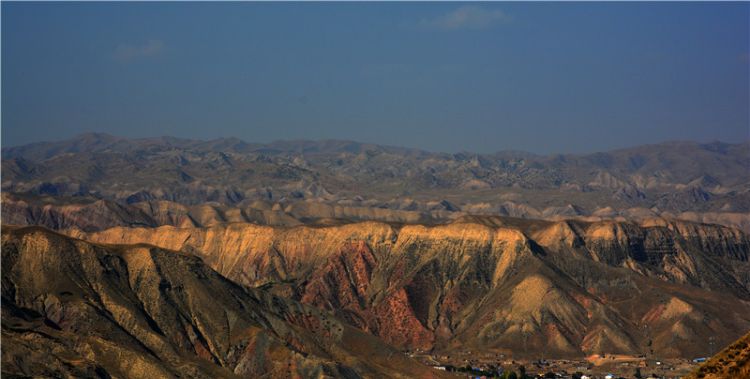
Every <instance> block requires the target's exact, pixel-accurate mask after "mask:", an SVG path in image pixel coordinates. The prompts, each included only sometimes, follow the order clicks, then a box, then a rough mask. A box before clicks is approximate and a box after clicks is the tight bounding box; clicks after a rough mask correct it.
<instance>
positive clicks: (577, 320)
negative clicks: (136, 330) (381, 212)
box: [68, 217, 750, 357]
mask: <svg viewBox="0 0 750 379" xmlns="http://www.w3.org/2000/svg"><path fill="white" fill-rule="evenodd" d="M68 233H70V234H73V235H75V236H78V237H81V238H85V239H90V240H92V241H97V242H103V243H113V244H137V243H149V244H153V245H156V246H161V247H164V248H168V249H174V250H183V251H188V252H192V253H194V254H197V255H199V256H201V257H202V258H203V259H204V260H205V261H206V263H207V264H209V265H210V266H211V267H213V268H214V269H216V270H217V271H219V272H220V273H222V274H223V275H225V276H226V277H228V278H230V279H232V280H234V281H236V282H238V283H241V284H245V285H249V286H258V287H261V288H265V289H267V290H269V291H272V292H274V293H276V294H279V295H281V296H285V297H289V298H292V299H295V300H298V301H301V302H303V303H307V304H312V305H315V306H317V307H319V308H322V309H326V310H330V311H333V312H334V313H336V315H337V316H338V317H340V318H342V319H343V320H346V321H347V322H348V323H350V324H352V325H354V326H357V327H359V328H361V329H362V330H364V331H368V332H370V333H373V334H375V335H378V336H380V337H381V338H383V339H384V340H385V341H387V342H388V343H390V344H393V345H395V346H397V347H403V348H409V349H415V348H420V349H434V350H435V351H446V352H450V351H455V350H456V349H459V350H460V349H478V350H481V351H495V350H497V351H502V352H505V353H512V354H513V355H516V356H523V355H538V354H539V353H540V352H542V353H544V354H549V355H553V356H581V355H583V354H593V353H600V352H607V353H623V354H640V353H645V352H647V351H649V350H652V351H654V352H655V353H656V354H659V355H660V356H665V357H668V356H671V357H684V356H692V355H700V354H705V353H706V351H704V350H705V349H706V346H704V344H701V343H699V342H700V341H702V340H705V339H706V338H708V336H715V337H717V338H719V339H720V340H721V341H723V342H725V343H728V342H729V341H731V340H733V339H735V338H737V336H738V334H739V333H742V332H743V331H746V330H748V329H750V317H748V316H747V315H748V314H750V263H749V262H748V252H749V251H750V240H748V237H747V235H746V234H744V233H743V232H741V231H739V230H736V229H731V228H726V227H721V226H716V225H705V224H694V223H689V222H672V223H664V222H663V221H662V220H653V221H649V222H647V223H644V224H640V225H638V224H634V223H628V222H595V223H586V222H565V221H560V222H547V221H528V220H521V219H512V218H497V217H494V218H487V217H469V218H464V219H461V220H457V221H455V222H453V223H451V224H447V225H435V226H423V225H390V224H385V223H377V222H365V223H355V224H346V225H338V226H328V227H312V226H297V227H270V226H260V225H256V224H247V223H232V224H223V225H216V226H212V227H208V228H175V227H172V226H162V227H158V228H127V227H115V228H112V229H108V230H105V231H101V232H89V233H86V232H82V231H80V230H79V229H71V230H69V231H68ZM728 310H729V311H728ZM550 342H551V343H550Z"/></svg>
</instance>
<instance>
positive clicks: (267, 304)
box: [2, 225, 441, 378]
mask: <svg viewBox="0 0 750 379" xmlns="http://www.w3.org/2000/svg"><path fill="white" fill-rule="evenodd" d="M2 260H3V265H2V338H3V349H2V373H3V376H4V377H5V376H8V377H11V376H14V377H15V376H19V377H29V376H34V377H39V376H41V377H102V378H109V377H121V378H157V377H191V378H218V377H222V378H234V377H274V378H282V377H283V378H287V377H306V378H307V377H345V378H357V377H404V378H414V377H425V378H426V377H440V375H441V374H440V373H439V372H437V371H436V370H433V369H431V368H429V367H426V366H422V365H421V364H419V363H417V362H415V361H411V360H410V359H408V358H406V357H405V356H404V355H403V354H401V353H399V352H397V351H395V350H394V349H392V348H391V347H389V346H387V345H385V344H383V343H382V342H380V341H379V340H377V339H376V338H375V337H372V336H370V335H368V334H365V333H362V332H360V331H358V330H357V329H355V328H352V327H350V326H348V325H347V324H345V323H342V322H341V321H339V320H337V319H336V318H334V317H332V316H331V315H330V314H328V313H326V312H323V311H320V310H318V309H315V308H313V307H310V306H305V305H301V304H299V303H297V302H294V301H290V300H288V299H283V298H279V297H276V296H272V295H270V294H268V293H266V292H265V291H262V290H256V289H247V288H243V287H240V286H238V285H236V284H234V283H232V282H230V281H228V280H226V279H225V278H223V277H222V276H220V275H219V274H217V273H216V272H215V271H213V270H211V269H210V268H208V267H207V266H206V265H204V264H203V262H202V261H201V260H200V259H199V258H197V257H194V256H192V255H190V254H185V253H182V252H177V251H167V250H164V249H161V248H156V247H153V246H148V245H127V246H125V245H119V246H115V245H106V246H105V245H97V244H91V243H88V242H84V241H81V240H77V239H72V238H70V237H65V236H61V235H58V234H56V233H53V232H50V231H48V230H45V229H42V228H38V227H26V228H13V227H9V226H5V225H4V226H3V231H2Z"/></svg>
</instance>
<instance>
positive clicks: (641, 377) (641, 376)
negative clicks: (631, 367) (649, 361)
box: [635, 367, 643, 379]
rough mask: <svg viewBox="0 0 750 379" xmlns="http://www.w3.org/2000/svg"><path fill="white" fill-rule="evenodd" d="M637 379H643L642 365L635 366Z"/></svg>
mask: <svg viewBox="0 0 750 379" xmlns="http://www.w3.org/2000/svg"><path fill="white" fill-rule="evenodd" d="M635 379H643V374H641V368H640V367H636V368H635Z"/></svg>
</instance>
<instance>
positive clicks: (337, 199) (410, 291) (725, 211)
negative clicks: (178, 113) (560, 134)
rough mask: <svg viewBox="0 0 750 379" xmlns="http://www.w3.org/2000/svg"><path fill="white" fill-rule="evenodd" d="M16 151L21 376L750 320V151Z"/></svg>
mask: <svg viewBox="0 0 750 379" xmlns="http://www.w3.org/2000/svg"><path fill="white" fill-rule="evenodd" d="M2 158H3V159H2V169H3V171H2V174H3V175H2V227H3V248H2V251H3V257H2V258H3V266H2V270H3V272H2V274H3V275H2V284H3V285H2V287H3V294H2V296H3V298H2V301H3V322H2V324H3V338H4V339H5V341H11V342H10V346H11V348H5V346H4V349H3V357H2V359H3V374H8V375H20V376H24V375H26V376H33V375H42V376H65V375H72V376H100V377H108V376H112V377H154V376H173V375H175V374H178V373H180V374H184V375H186V376H189V377H233V376H243V377H248V376H260V375H268V376H270V377H287V376H292V377H326V376H332V377H442V376H444V375H449V374H448V373H443V372H440V371H439V370H434V369H431V368H429V367H427V366H423V365H422V364H421V363H419V362H416V361H414V360H411V358H409V357H408V356H407V355H404V354H403V353H402V352H404V351H406V352H414V351H417V352H428V353H429V354H432V355H433V356H442V357H445V358H446V359H447V360H451V358H450V357H454V358H455V357H457V356H471V355H482V356H497V357H499V356H510V357H513V358H516V359H537V358H565V359H580V358H582V357H586V356H592V355H597V354H599V355H602V356H603V355H606V354H619V355H624V356H649V357H660V358H689V357H697V356H707V355H709V354H710V353H711V352H712V351H711V349H712V346H710V345H708V344H706V341H707V340H711V341H713V342H715V343H716V344H718V345H719V346H721V345H725V344H729V343H730V342H732V341H734V340H736V339H737V338H738V337H740V336H741V335H742V334H744V333H746V332H747V331H748V330H750V316H748V315H750V261H749V260H748V256H749V255H750V237H749V235H748V232H749V231H750V173H749V172H748V169H750V143H747V142H745V143H741V144H726V143H708V144H700V143H692V142H671V143H664V144H658V145H649V146H641V147H636V148H631V149H624V150H617V151H612V152H606V153H596V154H586V155H551V156H540V155H534V154H530V153H523V152H499V153H495V154H473V153H458V154H447V153H434V152H426V151H421V150H415V149H407V148H398V147H388V146H379V145H372V144H363V143H356V142H349V141H318V142H314V141H282V142H275V143H271V144H251V143H246V142H243V141H240V140H237V139H219V140H213V141H196V140H186V139H178V138H172V137H163V138H152V139H125V138H119V137H113V136H108V135H102V134H87V135H83V136H79V137H76V138H74V139H71V140H67V141H61V142H50V143H37V144H31V145H26V146H20V147H11V148H3V150H2ZM5 341H4V342H5ZM6 346H7V345H6Z"/></svg>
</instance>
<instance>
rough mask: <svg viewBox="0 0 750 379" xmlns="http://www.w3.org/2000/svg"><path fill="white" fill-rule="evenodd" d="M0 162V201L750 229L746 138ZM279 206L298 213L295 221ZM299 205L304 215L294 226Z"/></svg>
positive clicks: (181, 150) (209, 144)
mask: <svg viewBox="0 0 750 379" xmlns="http://www.w3.org/2000/svg"><path fill="white" fill-rule="evenodd" d="M2 156H3V162H2V172H3V177H2V190H3V192H4V193H17V194H24V195H25V196H54V197H56V198H61V197H71V198H79V199H86V198H91V199H100V200H107V201H114V202H118V203H121V204H135V203H139V202H144V201H170V202H174V203H178V204H182V205H186V206H194V205H200V204H204V203H207V202H212V203H218V204H220V205H222V206H228V207H233V208H246V207H248V206H250V205H251V204H253V203H255V202H258V201H261V202H266V203H268V204H269V206H270V207H271V208H273V207H277V208H278V210H280V211H282V212H285V213H287V214H288V215H290V216H291V217H293V218H298V216H299V217H303V218H312V219H317V218H325V217H338V216H335V215H334V216H331V215H332V214H335V212H333V213H331V212H328V211H326V212H327V213H325V212H324V213H325V214H319V212H320V210H321V209H323V208H324V207H323V208H321V207H320V206H312V205H311V204H322V205H324V206H326V207H344V208H347V209H349V208H351V207H355V208H369V209H386V210H388V211H394V212H402V211H406V212H417V213H419V214H421V215H422V216H419V217H421V218H426V219H430V218H434V217H435V214H434V212H442V213H440V214H439V215H438V218H439V219H450V218H455V217H460V216H462V215H464V214H486V215H509V216H516V217H529V218H549V217H556V218H559V217H569V218H570V217H578V218H580V217H584V218H591V217H593V218H594V219H602V218H618V217H619V218H625V219H629V218H639V217H667V218H675V217H677V218H685V219H689V220H693V221H702V222H716V223H721V224H724V225H728V226H734V227H738V228H741V229H743V230H747V231H750V217H748V216H747V214H748V213H750V172H749V170H750V169H749V167H750V142H744V143H739V144H728V143H721V142H716V143H706V144H700V143H694V142H669V143H662V144H657V145H645V146H640V147H634V148H629V149H620V150H614V151H611V152H606V153H594V154H585V155H574V154H566V155H559V154H558V155H549V156H540V155H535V154H530V153H522V152H498V153H494V154H473V153H466V152H462V153H456V154H448V153H432V152H427V151H423V150H418V149H409V148H400V147H390V146H380V145H374V144H365V143H358V142H352V141H339V140H327V141H278V142H274V143H270V144H254V143H247V142H244V141H241V140H239V139H236V138H223V139H216V140H211V141H199V140H188V139H180V138H174V137H159V138H145V139H126V138H120V137H114V136H110V135H106V134H85V135H82V136H79V137H76V138H73V139H70V140H66V141H60V142H43V143H35V144H30V145H24V146H19V147H9V148H3V150H2ZM289 207H292V208H289ZM316 207H317V208H316ZM287 209H297V211H295V212H296V216H295V215H294V214H290V213H289V212H287ZM300 209H308V210H310V211H306V214H305V215H302V216H300V211H299V210H300ZM295 212H292V213H295ZM347 212H348V213H347ZM347 212H343V213H342V212H339V213H341V214H349V213H351V212H349V211H347ZM357 212H359V211H357ZM381 213H382V212H381ZM743 215H744V216H743ZM387 217H391V216H387ZM400 217H402V216H398V217H396V218H394V219H397V218H400ZM409 217H412V216H409ZM364 219H375V220H378V219H380V218H377V217H366V218H364ZM390 219H391V218H387V219H382V220H383V221H389V220H390ZM410 220H412V221H413V220H414V218H413V217H412V218H410Z"/></svg>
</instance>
